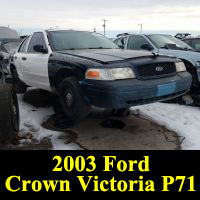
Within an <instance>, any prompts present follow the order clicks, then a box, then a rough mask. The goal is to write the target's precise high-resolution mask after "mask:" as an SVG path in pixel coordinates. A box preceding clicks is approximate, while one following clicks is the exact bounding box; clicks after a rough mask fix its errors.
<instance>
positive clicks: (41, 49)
mask: <svg viewBox="0 0 200 200" xmlns="http://www.w3.org/2000/svg"><path fill="white" fill-rule="evenodd" d="M33 50H34V51H36V52H39V53H43V54H46V53H48V50H47V49H45V48H44V46H43V45H34V46H33Z"/></svg>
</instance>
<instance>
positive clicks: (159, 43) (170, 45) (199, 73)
mask: <svg viewBox="0 0 200 200" xmlns="http://www.w3.org/2000/svg"><path fill="white" fill-rule="evenodd" d="M115 43H116V44H117V45H118V46H119V47H121V48H123V49H132V50H147V51H151V52H154V53H159V54H162V55H168V56H174V57H177V58H179V59H181V60H182V61H183V62H184V64H185V66H186V69H187V71H188V72H189V73H190V74H191V75H192V77H193V83H192V87H191V94H192V95H193V97H194V98H195V100H196V102H197V101H198V102H199V103H200V98H199V97H200V96H199V94H200V53H198V52H195V51H194V49H193V48H192V47H190V46H189V45H187V44H186V43H184V42H183V41H181V40H179V39H177V38H175V37H173V36H171V35H163V34H149V35H131V34H130V35H129V34H124V35H121V36H120V37H118V38H117V39H116V40H115Z"/></svg>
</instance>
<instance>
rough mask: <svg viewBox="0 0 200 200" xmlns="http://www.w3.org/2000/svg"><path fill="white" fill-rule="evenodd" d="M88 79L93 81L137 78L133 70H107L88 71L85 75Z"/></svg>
mask: <svg viewBox="0 0 200 200" xmlns="http://www.w3.org/2000/svg"><path fill="white" fill-rule="evenodd" d="M85 78H86V79H93V80H109V81H113V80H122V79H131V78H135V74H134V72H133V70H132V69H131V68H128V67H127V68H107V69H105V68H104V69H88V70H87V71H86V73H85Z"/></svg>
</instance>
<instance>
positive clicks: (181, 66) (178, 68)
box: [176, 62, 186, 72]
mask: <svg viewBox="0 0 200 200" xmlns="http://www.w3.org/2000/svg"><path fill="white" fill-rule="evenodd" d="M176 71H177V72H185V71H186V67H185V64H184V63H183V62H177V63H176Z"/></svg>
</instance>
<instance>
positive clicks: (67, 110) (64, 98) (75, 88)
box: [58, 77, 91, 122]
mask: <svg viewBox="0 0 200 200" xmlns="http://www.w3.org/2000/svg"><path fill="white" fill-rule="evenodd" d="M58 91H59V96H60V103H61V106H62V109H63V112H64V114H65V116H66V117H67V118H68V119H69V120H71V121H73V122H76V121H78V120H80V119H82V118H84V117H86V116H87V114H88V113H89V112H90V108H91V106H90V104H89V103H88V102H86V100H85V98H84V94H83V91H82V89H81V87H80V85H79V83H78V81H77V80H76V78H75V77H68V78H66V79H64V80H63V81H62V82H61V83H60V85H59V87H58Z"/></svg>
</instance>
